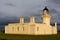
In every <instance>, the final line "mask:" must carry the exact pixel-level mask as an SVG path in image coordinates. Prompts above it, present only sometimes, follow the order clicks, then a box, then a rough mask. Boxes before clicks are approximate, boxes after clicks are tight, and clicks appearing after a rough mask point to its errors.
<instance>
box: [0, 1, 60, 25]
mask: <svg viewBox="0 0 60 40" xmlns="http://www.w3.org/2000/svg"><path fill="white" fill-rule="evenodd" d="M45 6H47V8H48V9H49V14H50V15H51V23H54V22H57V23H60V0H0V24H1V22H7V21H10V22H13V21H15V22H16V21H19V18H20V16H24V17H25V18H27V17H30V16H32V15H33V16H35V18H36V21H38V22H41V21H42V20H41V16H42V14H43V9H44V7H45Z"/></svg>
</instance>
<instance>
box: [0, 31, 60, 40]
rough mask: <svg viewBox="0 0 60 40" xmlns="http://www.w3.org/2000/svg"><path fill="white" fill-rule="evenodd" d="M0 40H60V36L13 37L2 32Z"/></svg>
mask: <svg viewBox="0 0 60 40" xmlns="http://www.w3.org/2000/svg"><path fill="white" fill-rule="evenodd" d="M0 39H7V40H60V34H57V35H45V36H43V35H13V34H4V33H2V32H0Z"/></svg>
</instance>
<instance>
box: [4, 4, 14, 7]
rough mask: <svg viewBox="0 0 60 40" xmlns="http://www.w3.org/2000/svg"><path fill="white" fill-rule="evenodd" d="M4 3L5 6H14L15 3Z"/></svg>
mask: <svg viewBox="0 0 60 40" xmlns="http://www.w3.org/2000/svg"><path fill="white" fill-rule="evenodd" d="M4 5H6V6H13V7H15V5H14V4H12V3H4Z"/></svg>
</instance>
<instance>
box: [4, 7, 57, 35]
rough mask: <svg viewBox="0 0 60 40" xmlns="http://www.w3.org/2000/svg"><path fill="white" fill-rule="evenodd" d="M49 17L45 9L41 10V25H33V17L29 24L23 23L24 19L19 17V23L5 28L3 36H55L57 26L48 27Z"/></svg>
mask: <svg viewBox="0 0 60 40" xmlns="http://www.w3.org/2000/svg"><path fill="white" fill-rule="evenodd" d="M50 19H51V16H50V15H49V10H48V9H47V7H45V8H44V9H43V15H42V20H43V22H42V23H35V20H34V16H31V17H30V22H29V23H24V17H20V22H19V23H14V24H8V25H6V26H5V34H28V35H52V34H57V24H56V23H55V26H52V25H50Z"/></svg>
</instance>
